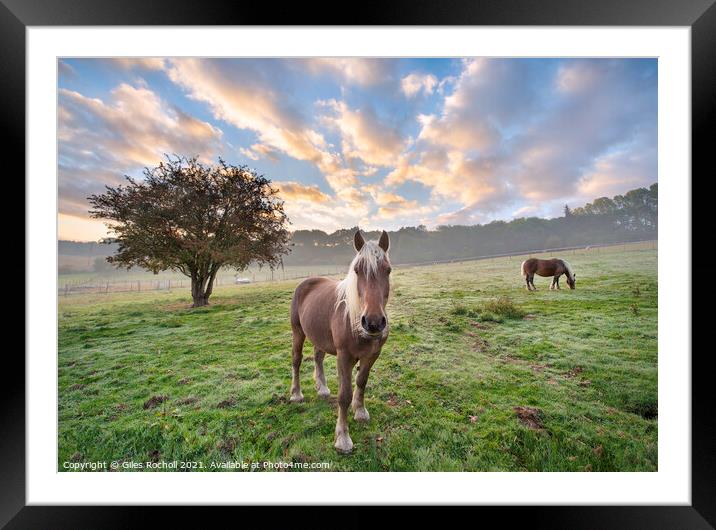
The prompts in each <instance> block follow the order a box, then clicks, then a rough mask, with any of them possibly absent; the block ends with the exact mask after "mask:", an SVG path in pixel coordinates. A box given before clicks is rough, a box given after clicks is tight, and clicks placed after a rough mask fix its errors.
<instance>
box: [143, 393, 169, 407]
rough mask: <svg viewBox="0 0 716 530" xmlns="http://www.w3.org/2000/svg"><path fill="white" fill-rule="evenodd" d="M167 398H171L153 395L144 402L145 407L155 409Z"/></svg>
mask: <svg viewBox="0 0 716 530" xmlns="http://www.w3.org/2000/svg"><path fill="white" fill-rule="evenodd" d="M167 399H169V397H168V396H152V397H150V398H149V399H148V400H146V401H145V402H144V409H145V410H147V409H153V408H154V407H156V406H157V405H159V404H160V403H164V402H165V401H166V400H167Z"/></svg>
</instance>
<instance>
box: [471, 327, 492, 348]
mask: <svg viewBox="0 0 716 530" xmlns="http://www.w3.org/2000/svg"><path fill="white" fill-rule="evenodd" d="M467 334H468V336H469V337H471V338H472V339H473V340H474V342H473V344H472V348H473V349H474V350H475V351H479V352H483V351H485V350H487V349H488V348H489V347H490V343H489V342H487V341H486V340H485V339H483V338H482V337H481V336H480V335H478V334H477V333H473V332H472V331H468V332H467Z"/></svg>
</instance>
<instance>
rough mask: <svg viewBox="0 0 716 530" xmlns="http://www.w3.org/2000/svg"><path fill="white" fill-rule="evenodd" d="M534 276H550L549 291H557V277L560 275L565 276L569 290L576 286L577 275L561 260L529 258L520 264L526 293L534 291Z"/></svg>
mask: <svg viewBox="0 0 716 530" xmlns="http://www.w3.org/2000/svg"><path fill="white" fill-rule="evenodd" d="M535 274H538V275H540V276H552V283H551V284H550V286H549V288H550V289H559V277H560V276H562V274H564V275H566V276H567V285H569V288H570V289H574V288H575V287H576V285H577V275H576V274H574V272H573V271H572V267H571V266H570V265H569V263H567V262H566V261H564V260H563V259H557V258H552V259H538V258H530V259H528V260H525V261H523V262H522V277H523V278H524V279H525V282H526V283H527V290H528V291H536V290H537V288H536V287H535V283H534V277H535Z"/></svg>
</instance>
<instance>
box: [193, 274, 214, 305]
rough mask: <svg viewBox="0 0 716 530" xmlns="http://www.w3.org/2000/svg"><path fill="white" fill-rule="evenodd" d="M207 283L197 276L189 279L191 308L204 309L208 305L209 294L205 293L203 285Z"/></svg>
mask: <svg viewBox="0 0 716 530" xmlns="http://www.w3.org/2000/svg"><path fill="white" fill-rule="evenodd" d="M206 282H207V278H201V277H198V276H195V277H192V279H191V298H192V300H194V303H193V304H192V305H191V307H204V306H205V305H209V296H210V295H211V292H209V293H208V294H207V293H206V289H205V287H204V285H205V284H206Z"/></svg>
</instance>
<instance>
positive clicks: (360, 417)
mask: <svg viewBox="0 0 716 530" xmlns="http://www.w3.org/2000/svg"><path fill="white" fill-rule="evenodd" d="M353 419H354V420H356V421H359V422H361V423H367V422H368V421H369V420H370V414H368V410H366V408H365V407H362V408H359V409H356V413H355V415H354V416H353Z"/></svg>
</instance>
